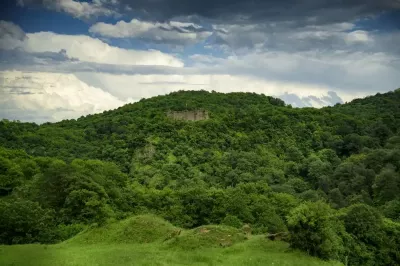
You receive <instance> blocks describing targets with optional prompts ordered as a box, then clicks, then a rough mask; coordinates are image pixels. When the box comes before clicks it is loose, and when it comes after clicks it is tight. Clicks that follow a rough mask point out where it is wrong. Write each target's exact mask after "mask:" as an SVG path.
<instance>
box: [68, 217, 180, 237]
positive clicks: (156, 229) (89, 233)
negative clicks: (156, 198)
mask: <svg viewBox="0 0 400 266" xmlns="http://www.w3.org/2000/svg"><path fill="white" fill-rule="evenodd" d="M177 230H178V229H177V228H176V227H174V226H173V225H172V224H170V223H168V222H167V221H165V220H163V219H162V218H160V217H157V216H154V215H138V216H133V217H130V218H127V219H125V220H122V221H118V222H116V223H111V224H108V225H105V226H103V227H98V228H90V229H87V230H86V231H84V232H82V233H80V234H78V235H77V236H75V237H73V238H71V239H70V240H67V241H66V243H71V244H99V243H106V244H129V243H152V242H157V241H164V240H165V239H167V238H168V237H169V236H170V235H171V234H172V235H173V234H174V232H177Z"/></svg>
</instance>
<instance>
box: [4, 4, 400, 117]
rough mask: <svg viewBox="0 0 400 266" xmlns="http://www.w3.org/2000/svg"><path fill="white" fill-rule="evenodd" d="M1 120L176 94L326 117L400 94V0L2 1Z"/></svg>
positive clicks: (76, 112)
mask: <svg viewBox="0 0 400 266" xmlns="http://www.w3.org/2000/svg"><path fill="white" fill-rule="evenodd" d="M0 10H1V11H0V119H2V118H6V119H10V120H20V121H28V122H36V123H43V122H55V121H60V120H62V119H75V118H79V117H80V116H83V115H87V114H91V113H99V112H102V111H104V110H109V109H114V108H117V107H119V106H122V105H124V104H126V103H131V102H136V101H138V100H140V99H142V98H149V97H152V96H156V95H164V94H168V93H170V92H172V91H177V90H208V91H212V90H214V91H217V92H236V91H243V92H256V93H263V94H265V95H271V96H274V97H279V98H281V99H283V100H284V101H286V102H287V103H288V104H291V105H292V106H294V107H309V106H311V107H317V108H318V107H322V106H326V105H334V104H336V103H343V102H348V101H351V100H352V99H355V98H360V97H365V96H367V95H373V94H376V93H378V92H381V93H382V92H387V91H391V90H395V89H397V88H399V87H400V0H379V1H377V0H346V1H343V0H302V1H299V0H297V1H296V0H286V1H283V0H203V1H187V0H135V1H133V0H91V1H78V0H2V1H1V3H0Z"/></svg>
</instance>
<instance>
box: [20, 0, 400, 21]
mask: <svg viewBox="0 0 400 266" xmlns="http://www.w3.org/2000/svg"><path fill="white" fill-rule="evenodd" d="M71 1H72V0H71ZM62 2H63V1H50V0H17V3H19V5H32V4H39V5H43V6H45V7H48V8H53V9H56V10H62V9H60V6H61V5H62ZM74 2H78V1H74ZM92 3H93V6H95V7H96V8H100V7H101V8H104V9H103V10H104V11H105V10H110V11H112V12H110V13H109V14H112V13H113V12H114V11H115V12H118V13H121V14H127V13H132V14H135V16H136V15H138V14H141V16H142V17H143V18H146V19H148V20H150V19H152V20H159V21H160V20H169V19H171V18H175V17H187V16H194V17H196V16H200V17H204V18H209V19H216V20H224V21H225V22H229V21H235V22H238V21H241V22H243V23H245V22H260V21H282V20H285V21H292V20H294V21H298V23H301V24H325V23H333V22H340V21H349V20H353V19H356V18H358V17H361V16H367V15H376V14H379V13H381V12H383V11H395V10H400V0H346V1H343V0H302V1H298V0H285V1H284V0H250V1H249V0H203V1H187V0H118V1H113V0H94V1H92ZM106 14H107V12H104V14H103V15H106Z"/></svg>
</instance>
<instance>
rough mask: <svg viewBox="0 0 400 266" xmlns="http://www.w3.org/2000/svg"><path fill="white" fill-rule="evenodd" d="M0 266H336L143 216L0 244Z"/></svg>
mask: <svg viewBox="0 0 400 266" xmlns="http://www.w3.org/2000/svg"><path fill="white" fill-rule="evenodd" d="M0 265H7V266H8V265H32V266H36V265H38V266H39V265H40V266H47V265H49V266H50V265H51V266H53V265H58V266H63V265H65V266H70V265H71V266H72V265H227V266H234V265H250V266H251V265H282V266H283V265H299V266H301V265H305V266H312V265H322V266H323V265H341V264H340V263H337V262H325V261H322V260H319V259H317V258H313V257H310V256H308V255H306V254H304V253H301V252H299V251H293V250H290V249H289V247H288V244H287V243H285V242H280V241H270V240H268V239H267V238H266V237H265V236H261V235H256V236H254V235H251V236H246V235H245V234H244V233H242V232H241V231H240V230H239V229H235V228H232V227H227V226H203V227H199V228H195V229H192V230H182V229H180V228H176V227H174V226H172V225H171V224H169V223H168V222H166V221H164V220H162V219H160V218H158V217H155V216H149V215H143V216H135V217H131V218H128V219H126V220H123V221H119V222H115V223H111V224H108V225H106V226H103V227H98V228H92V229H88V230H86V231H84V232H82V233H80V234H78V235H77V236H75V237H73V238H71V239H69V240H67V241H65V242H63V243H60V244H56V245H38V244H30V245H13V246H0Z"/></svg>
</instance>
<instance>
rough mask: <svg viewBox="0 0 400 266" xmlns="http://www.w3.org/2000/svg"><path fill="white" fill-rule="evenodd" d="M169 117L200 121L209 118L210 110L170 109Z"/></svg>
mask: <svg viewBox="0 0 400 266" xmlns="http://www.w3.org/2000/svg"><path fill="white" fill-rule="evenodd" d="M167 115H168V117H171V118H173V119H179V120H188V121H199V120H206V119H209V116H208V112H207V111H206V110H195V111H169V112H168V114H167Z"/></svg>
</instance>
